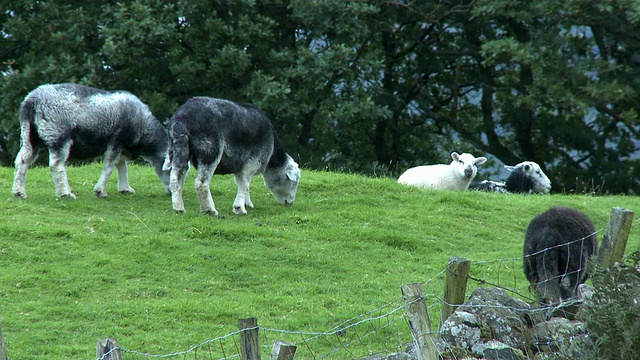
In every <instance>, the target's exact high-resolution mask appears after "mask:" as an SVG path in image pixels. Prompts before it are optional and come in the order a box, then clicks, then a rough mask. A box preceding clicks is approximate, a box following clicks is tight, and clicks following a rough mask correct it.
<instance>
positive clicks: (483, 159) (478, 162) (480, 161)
mask: <svg viewBox="0 0 640 360" xmlns="http://www.w3.org/2000/svg"><path fill="white" fill-rule="evenodd" d="M486 162H487V158H486V157H484V156H481V157H479V158H476V159H475V160H474V161H473V163H474V164H476V165H482V164H484V163H486Z"/></svg>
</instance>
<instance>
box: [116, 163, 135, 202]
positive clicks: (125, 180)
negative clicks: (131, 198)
mask: <svg viewBox="0 0 640 360" xmlns="http://www.w3.org/2000/svg"><path fill="white" fill-rule="evenodd" d="M116 170H118V191H119V192H120V193H121V194H135V193H136V191H135V190H133V188H132V187H131V186H130V185H129V175H128V173H127V160H126V159H124V158H123V157H122V156H120V161H118V162H117V163H116Z"/></svg>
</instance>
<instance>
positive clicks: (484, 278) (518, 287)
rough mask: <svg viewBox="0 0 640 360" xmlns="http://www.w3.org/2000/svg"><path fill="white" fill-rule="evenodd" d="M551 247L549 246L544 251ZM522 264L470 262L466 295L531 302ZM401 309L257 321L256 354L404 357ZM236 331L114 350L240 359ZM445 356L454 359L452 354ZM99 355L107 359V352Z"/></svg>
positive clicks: (435, 283)
mask: <svg viewBox="0 0 640 360" xmlns="http://www.w3.org/2000/svg"><path fill="white" fill-rule="evenodd" d="M604 230H605V229H601V230H599V231H598V232H597V233H602V232H604ZM592 235H593V234H592ZM589 236H591V235H589ZM584 239H585V238H582V239H576V240H575V241H573V242H569V243H567V244H563V245H561V246H567V248H570V245H571V244H572V243H574V242H580V241H583V240H584ZM554 248H555V247H550V248H549V250H550V249H554ZM533 255H534V254H532V255H530V256H533ZM535 255H538V253H536V254H535ZM522 268H523V257H514V258H505V259H496V260H481V261H473V262H472V266H471V267H470V271H469V274H468V275H467V280H468V283H467V294H470V293H471V292H472V291H473V290H474V289H475V288H477V287H491V288H498V289H502V290H504V291H505V292H506V293H508V294H509V295H511V296H513V297H515V298H517V299H520V300H523V301H525V302H528V303H533V302H535V301H536V300H535V295H534V294H532V293H531V292H530V290H529V287H530V284H529V282H528V281H527V280H526V279H525V277H524V276H523V274H522ZM446 272H447V269H443V270H442V271H440V272H439V273H438V274H437V275H436V276H434V277H433V278H431V279H428V280H427V281H424V282H423V283H422V286H423V288H424V296H423V297H422V298H421V300H424V301H426V303H427V306H428V312H429V316H430V319H431V320H432V323H433V329H434V330H433V332H432V335H434V336H435V334H436V333H437V329H438V325H439V323H440V321H441V319H440V307H441V306H442V305H443V304H445V305H451V306H456V305H459V304H446V302H445V300H444V297H443V292H444V288H445V277H446V276H445V275H446ZM474 306H475V307H482V306H485V305H474ZM565 306H566V303H565ZM406 307H407V304H405V301H404V299H403V297H402V296H401V294H400V293H399V294H398V297H397V298H395V299H392V300H391V301H389V302H388V303H386V304H384V305H382V306H380V307H379V308H377V309H373V310H371V311H369V312H367V313H364V314H360V315H358V316H355V317H353V318H351V319H348V320H346V321H344V322H342V323H341V324H339V325H337V326H335V327H334V328H332V329H330V330H327V331H321V332H304V331H291V330H282V329H273V328H270V327H268V325H266V326H262V325H260V326H258V327H257V328H258V329H259V343H260V344H261V351H260V353H261V354H263V356H262V358H268V357H270V356H269V354H271V353H272V351H273V349H274V344H291V345H295V346H296V353H295V357H296V358H297V359H371V360H373V359H408V356H409V355H407V353H409V352H410V350H411V348H412V343H413V337H412V334H411V331H410V326H409V323H408V319H407V313H406ZM505 308H509V307H508V306H507V307H505ZM509 310H513V311H528V312H531V313H535V312H542V311H549V308H537V309H531V310H523V309H522V308H516V307H513V308H509ZM241 332H242V330H239V331H236V332H232V333H229V334H226V335H224V336H220V337H215V338H212V339H209V340H206V341H204V342H202V343H200V344H197V345H194V346H192V347H191V348H189V349H186V350H182V351H177V352H174V353H169V354H150V353H147V352H144V351H138V350H134V349H128V348H127V347H126V346H118V348H117V349H118V350H120V351H121V352H122V354H123V355H122V356H123V358H125V359H165V358H176V359H236V358H242V357H241V356H242V355H241V353H242V349H241V344H240V339H239V334H240V333H241ZM271 358H273V359H275V358H276V357H271ZM449 358H452V359H453V358H457V357H456V355H455V354H453V355H452V356H450V357H449ZM98 359H99V360H101V359H108V357H107V354H105V355H103V356H102V357H99V358H98Z"/></svg>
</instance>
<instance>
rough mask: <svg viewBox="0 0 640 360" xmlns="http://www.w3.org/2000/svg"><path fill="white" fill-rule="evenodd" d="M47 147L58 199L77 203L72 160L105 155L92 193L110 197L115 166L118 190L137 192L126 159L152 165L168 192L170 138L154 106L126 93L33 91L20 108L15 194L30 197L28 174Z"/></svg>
mask: <svg viewBox="0 0 640 360" xmlns="http://www.w3.org/2000/svg"><path fill="white" fill-rule="evenodd" d="M42 148H47V149H48V150H49V166H50V168H51V174H52V176H53V182H54V185H55V190H56V196H58V197H70V198H73V199H75V198H76V195H75V194H74V193H73V191H72V189H71V186H70V185H69V181H68V178H67V171H66V167H65V164H66V163H67V161H68V160H69V159H79V160H87V159H93V158H96V157H98V156H101V155H102V156H103V159H104V166H103V169H102V174H101V175H100V178H99V179H98V182H97V183H96V185H95V187H94V189H93V192H94V194H95V196H96V197H99V198H100V197H105V196H107V192H106V189H105V188H106V185H107V181H108V180H109V176H110V175H111V172H112V171H113V169H114V168H116V169H117V170H118V190H119V191H120V192H121V193H134V192H135V191H134V190H133V189H132V188H131V186H130V185H129V179H128V175H127V163H126V161H127V160H132V159H136V158H138V157H141V158H143V159H145V160H146V161H148V162H150V163H151V165H152V166H153V168H154V169H155V171H156V174H157V175H158V177H159V178H160V180H161V181H162V184H163V185H164V187H165V190H166V191H167V192H169V172H167V171H163V170H162V165H163V162H164V158H165V157H166V154H167V152H168V148H169V137H168V135H167V132H166V130H165V129H164V127H163V126H162V124H161V123H160V122H159V121H158V120H156V118H155V117H154V116H153V114H151V111H150V110H149V107H148V106H147V105H145V104H144V103H143V102H142V101H140V99H138V98H137V97H136V96H134V95H133V94H131V93H129V92H126V91H114V92H110V91H106V90H101V89H96V88H92V87H88V86H84V85H78V84H54V85H42V86H39V87H38V88H36V89H35V90H33V91H31V92H30V93H29V94H28V95H27V96H26V97H25V99H24V101H23V102H22V105H21V107H20V151H19V152H18V154H17V156H16V160H15V167H16V170H15V177H14V181H13V190H12V191H13V194H14V196H15V197H17V198H22V199H24V198H26V197H27V193H26V189H25V187H26V173H27V170H28V168H29V166H30V165H31V164H33V162H34V161H35V160H36V158H37V157H38V153H39V151H40V150H41V149H42Z"/></svg>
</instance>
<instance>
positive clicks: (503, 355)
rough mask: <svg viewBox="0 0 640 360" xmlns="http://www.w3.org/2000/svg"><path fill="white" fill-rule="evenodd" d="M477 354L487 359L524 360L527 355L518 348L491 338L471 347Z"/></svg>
mask: <svg viewBox="0 0 640 360" xmlns="http://www.w3.org/2000/svg"><path fill="white" fill-rule="evenodd" d="M472 351H473V353H474V354H476V355H477V356H479V357H481V358H483V359H487V360H526V359H527V357H526V356H525V355H524V353H523V352H522V351H521V350H519V349H514V348H512V347H510V346H508V345H506V344H503V343H501V342H500V341H495V340H491V341H488V342H486V343H482V344H476V345H474V346H473V349H472Z"/></svg>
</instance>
